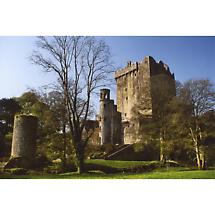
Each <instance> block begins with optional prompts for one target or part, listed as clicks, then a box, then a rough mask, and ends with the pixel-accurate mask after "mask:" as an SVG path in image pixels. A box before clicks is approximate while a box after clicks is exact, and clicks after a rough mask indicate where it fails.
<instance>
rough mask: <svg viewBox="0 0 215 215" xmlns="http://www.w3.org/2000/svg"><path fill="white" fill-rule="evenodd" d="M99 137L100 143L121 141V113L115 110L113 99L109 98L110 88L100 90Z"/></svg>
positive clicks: (118, 142) (117, 142)
mask: <svg viewBox="0 0 215 215" xmlns="http://www.w3.org/2000/svg"><path fill="white" fill-rule="evenodd" d="M99 126H100V138H101V145H104V144H106V145H107V144H120V143H121V136H122V135H121V114H120V113H119V112H118V111H117V107H116V105H114V100H111V99H110V90H109V89H101V91H100V117H99Z"/></svg>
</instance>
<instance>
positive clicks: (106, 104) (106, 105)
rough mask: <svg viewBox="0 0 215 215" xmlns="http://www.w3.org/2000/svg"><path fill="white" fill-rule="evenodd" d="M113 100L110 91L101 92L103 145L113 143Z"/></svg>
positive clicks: (101, 135) (101, 133) (102, 90)
mask: <svg viewBox="0 0 215 215" xmlns="http://www.w3.org/2000/svg"><path fill="white" fill-rule="evenodd" d="M110 104H111V100H110V90H109V89H101V90H100V137H101V145H104V144H110V143H111V105H110Z"/></svg>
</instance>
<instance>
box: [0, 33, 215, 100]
mask: <svg viewBox="0 0 215 215" xmlns="http://www.w3.org/2000/svg"><path fill="white" fill-rule="evenodd" d="M103 39H104V40H105V41H106V43H107V44H108V45H109V46H110V49H111V52H112V56H113V61H114V63H115V67H116V68H119V67H124V66H125V65H126V62H127V61H129V60H131V61H140V60H142V59H143V58H144V57H145V56H147V55H151V56H153V57H154V59H155V60H156V61H158V60H162V61H163V62H164V63H166V64H168V65H169V67H170V70H171V71H172V72H174V73H175V77H176V80H179V81H181V82H183V81H186V80H188V79H191V78H193V79H195V78H209V79H210V80H212V81H213V82H215V37H158V36H156V37H121V36H120V37H103ZM35 40H36V38H35V37H0V98H3V97H13V96H20V95H21V94H22V93H23V92H25V91H26V90H27V88H28V87H33V88H38V87H40V86H43V85H45V84H48V83H50V82H53V81H54V80H55V77H54V76H53V75H52V74H47V73H43V72H41V70H40V68H39V67H36V66H34V65H32V64H31V63H30V62H29V60H28V57H29V56H30V54H31V52H32V50H33V48H34V47H35V46H34V42H35Z"/></svg>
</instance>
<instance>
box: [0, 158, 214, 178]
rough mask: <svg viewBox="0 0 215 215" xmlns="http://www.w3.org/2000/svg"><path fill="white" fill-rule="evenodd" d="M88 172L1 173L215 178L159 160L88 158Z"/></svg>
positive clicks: (0, 175) (210, 173)
mask: <svg viewBox="0 0 215 215" xmlns="http://www.w3.org/2000/svg"><path fill="white" fill-rule="evenodd" d="M86 169H87V171H88V172H87V173H84V174H82V175H77V174H76V173H75V172H67V173H62V174H48V173H46V172H42V171H30V172H28V173H27V174H23V175H14V174H9V173H3V172H2V173H0V178H2V179H3V178H5V179H10V178H11V179H215V169H210V170H204V171H199V170H197V169H196V168H195V167H163V166H161V165H160V163H159V162H157V161H107V160H87V161H86Z"/></svg>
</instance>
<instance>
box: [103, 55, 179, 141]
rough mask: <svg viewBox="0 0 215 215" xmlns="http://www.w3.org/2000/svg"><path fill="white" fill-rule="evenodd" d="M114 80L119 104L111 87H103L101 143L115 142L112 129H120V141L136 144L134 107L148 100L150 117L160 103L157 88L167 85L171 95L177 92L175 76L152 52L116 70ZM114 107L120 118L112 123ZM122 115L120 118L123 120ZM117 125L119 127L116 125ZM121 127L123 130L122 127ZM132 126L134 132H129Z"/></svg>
mask: <svg viewBox="0 0 215 215" xmlns="http://www.w3.org/2000/svg"><path fill="white" fill-rule="evenodd" d="M115 80H116V85H117V106H116V105H114V101H113V100H110V91H109V90H108V89H102V90H101V97H100V118H101V119H102V120H100V137H101V144H105V143H113V144H115V143H116V142H115V141H114V140H115V139H114V138H113V135H114V134H115V133H114V132H113V131H115V130H116V131H117V135H118V136H119V135H121V138H119V139H118V141H117V143H119V141H121V142H120V143H122V144H133V143H135V139H134V138H133V136H134V135H133V132H134V130H135V129H133V130H132V129H131V127H132V126H137V125H135V124H134V122H132V117H133V108H134V107H135V106H137V105H138V104H139V103H140V102H141V101H144V102H145V104H144V105H145V106H144V110H142V114H143V115H145V116H147V117H151V116H152V115H153V112H154V109H155V107H156V106H158V105H159V104H158V103H157V101H156V96H155V94H156V92H154V91H153V90H152V89H156V91H159V90H160V88H161V87H162V88H165V89H166V93H167V94H169V96H170V97H171V96H174V95H175V93H176V89H175V77H174V74H173V73H171V72H170V69H169V67H168V66H167V65H166V64H164V63H163V62H162V61H159V62H156V61H155V60H154V59H153V58H152V57H151V56H147V57H145V58H144V60H143V61H141V62H134V63H132V62H131V61H129V62H128V63H127V66H126V67H125V68H123V69H120V70H118V71H116V72H115ZM112 109H114V113H117V118H116V119H117V120H116V121H115V122H114V123H113V124H112V127H111V126H108V125H110V124H111V119H112V111H111V110H112ZM120 119H121V120H120ZM113 126H116V129H114V128H113ZM120 129H121V133H120V132H119V130H120ZM131 130H132V132H130V131H131Z"/></svg>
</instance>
